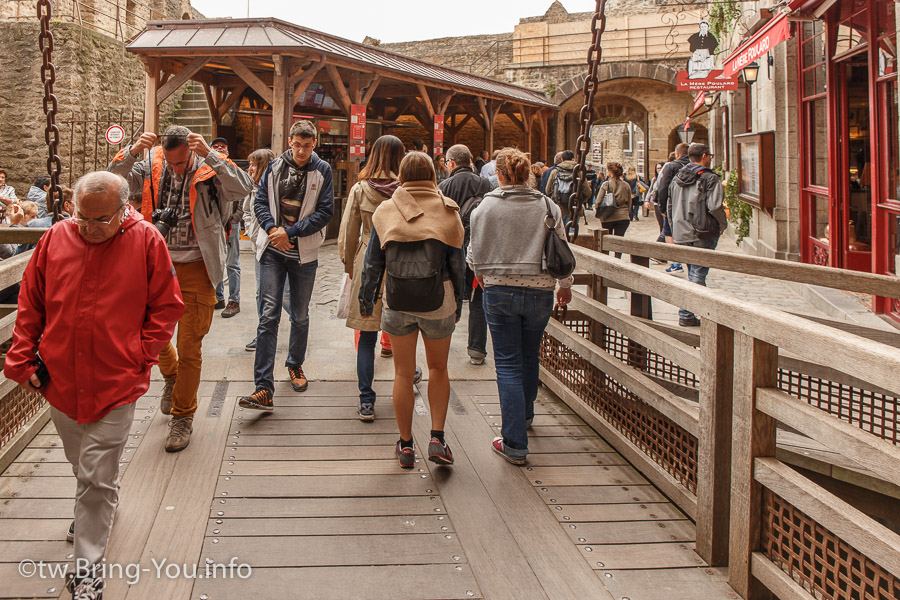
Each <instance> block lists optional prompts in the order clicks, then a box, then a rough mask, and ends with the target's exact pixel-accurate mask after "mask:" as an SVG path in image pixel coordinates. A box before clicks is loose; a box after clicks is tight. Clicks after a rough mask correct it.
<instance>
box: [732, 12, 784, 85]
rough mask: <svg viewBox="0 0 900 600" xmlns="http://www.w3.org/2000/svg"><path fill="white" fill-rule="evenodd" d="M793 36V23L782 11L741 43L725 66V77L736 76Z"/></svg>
mask: <svg viewBox="0 0 900 600" xmlns="http://www.w3.org/2000/svg"><path fill="white" fill-rule="evenodd" d="M790 37H791V23H790V21H788V16H787V13H780V14H779V15H778V16H777V17H775V18H774V19H772V20H771V21H769V22H768V23H767V24H766V26H765V27H763V28H762V29H760V30H759V31H758V32H757V33H756V34H755V35H754V36H753V37H751V38H750V39H749V40H747V41H746V42H744V43H743V44H741V45H740V47H739V48H738V49H737V50H735V51H734V52H733V53H732V54H731V56H729V57H728V58H727V59H726V60H725V64H724V66H723V70H724V71H725V72H724V76H725V77H734V76H736V75H737V74H738V73H740V72H741V70H742V69H743V68H744V67H746V66H747V65H749V64H750V63H752V62H754V61H756V60H758V59H759V58H760V57H761V56H762V55H763V54H766V53H767V52H769V51H770V50H772V49H773V48H775V46H777V45H778V44H780V43H781V42H783V41H785V40H786V39H788V38H790Z"/></svg>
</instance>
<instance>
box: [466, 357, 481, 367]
mask: <svg viewBox="0 0 900 600" xmlns="http://www.w3.org/2000/svg"><path fill="white" fill-rule="evenodd" d="M469 363H470V364H473V365H483V364H484V357H483V356H481V357H475V356H470V357H469Z"/></svg>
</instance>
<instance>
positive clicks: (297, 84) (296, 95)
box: [290, 56, 325, 110]
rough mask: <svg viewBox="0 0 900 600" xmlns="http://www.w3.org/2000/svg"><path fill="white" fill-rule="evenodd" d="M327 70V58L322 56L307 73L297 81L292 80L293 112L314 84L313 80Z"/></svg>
mask: <svg viewBox="0 0 900 600" xmlns="http://www.w3.org/2000/svg"><path fill="white" fill-rule="evenodd" d="M324 68H325V57H324V56H322V57H321V58H320V59H319V62H318V63H316V64H315V65H313V66H312V67H310V68H308V69H307V70H306V71H304V72H303V73H302V75H301V76H300V77H299V79H297V80H296V81H295V80H294V78H291V84H290V88H291V89H292V90H293V94H292V95H291V99H292V102H291V110H293V108H294V105H296V104H297V102H299V101H300V96H302V95H303V94H304V93H305V92H306V88H308V87H309V86H310V84H311V83H312V82H313V79H314V78H315V77H316V75H318V73H319V71H321V70H322V69H324Z"/></svg>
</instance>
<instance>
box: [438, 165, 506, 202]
mask: <svg viewBox="0 0 900 600" xmlns="http://www.w3.org/2000/svg"><path fill="white" fill-rule="evenodd" d="M493 188H494V186H492V185H491V182H490V181H488V180H487V179H485V178H484V177H482V176H481V175H476V174H475V173H473V172H472V170H471V169H470V168H469V167H456V168H455V169H453V172H452V173H450V177H448V178H447V179H445V180H444V181H442V182H441V183H440V184H439V185H438V189H439V190H441V193H442V194H443V195H445V196H447V197H448V198H450V199H451V200H453V201H454V202H456V203H457V204H458V205H459V207H460V208H462V206H463V204H464V203H465V201H466V200H468V199H469V198H471V197H472V196H484V195H485V194H487V193H488V192H489V191H491V190H492V189H493Z"/></svg>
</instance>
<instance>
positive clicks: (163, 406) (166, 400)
mask: <svg viewBox="0 0 900 600" xmlns="http://www.w3.org/2000/svg"><path fill="white" fill-rule="evenodd" d="M164 379H165V382H166V384H165V385H164V386H163V390H162V394H160V396H159V410H160V411H162V414H164V415H171V414H172V390H174V389H175V378H174V377H172V378H169V377H165V378H164Z"/></svg>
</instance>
